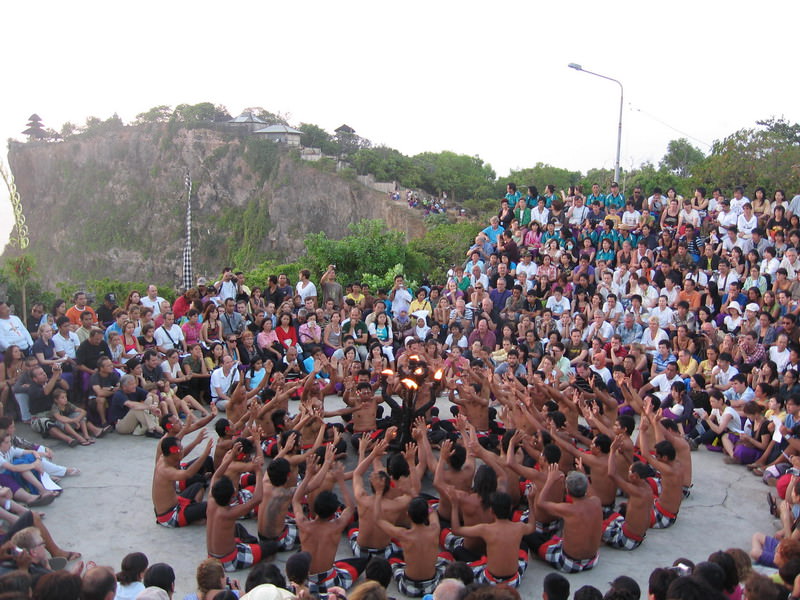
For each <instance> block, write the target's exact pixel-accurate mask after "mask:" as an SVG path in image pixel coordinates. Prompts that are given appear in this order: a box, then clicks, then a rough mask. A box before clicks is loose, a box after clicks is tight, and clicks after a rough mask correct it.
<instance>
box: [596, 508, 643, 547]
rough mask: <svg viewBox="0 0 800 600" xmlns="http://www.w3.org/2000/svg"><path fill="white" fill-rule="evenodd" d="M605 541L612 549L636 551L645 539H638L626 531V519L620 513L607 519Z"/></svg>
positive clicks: (604, 530)
mask: <svg viewBox="0 0 800 600" xmlns="http://www.w3.org/2000/svg"><path fill="white" fill-rule="evenodd" d="M603 541H604V542H605V543H606V544H608V545H609V546H611V547H612V548H619V549H621V550H635V549H636V548H638V547H639V546H641V545H642V542H643V541H644V538H641V539H636V538H635V537H631V536H630V535H629V533H628V532H626V531H625V517H623V516H622V515H620V514H619V513H615V514H613V515H611V517H609V518H608V519H606V521H605V523H604V528H603Z"/></svg>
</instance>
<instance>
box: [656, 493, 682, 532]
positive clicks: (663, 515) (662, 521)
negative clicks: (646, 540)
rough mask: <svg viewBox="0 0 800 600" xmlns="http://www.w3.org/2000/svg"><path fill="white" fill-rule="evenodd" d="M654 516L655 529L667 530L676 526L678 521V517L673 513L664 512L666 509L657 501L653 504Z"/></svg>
mask: <svg viewBox="0 0 800 600" xmlns="http://www.w3.org/2000/svg"><path fill="white" fill-rule="evenodd" d="M653 515H654V516H655V524H654V525H653V529H666V528H667V527H672V526H673V525H674V524H675V521H677V520H678V515H674V514H672V513H671V512H669V511H667V510H664V507H663V506H661V502H659V501H658V499H656V501H655V502H654V503H653Z"/></svg>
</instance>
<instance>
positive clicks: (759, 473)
mask: <svg viewBox="0 0 800 600" xmlns="http://www.w3.org/2000/svg"><path fill="white" fill-rule="evenodd" d="M750 472H751V473H752V474H753V475H757V476H758V477H763V476H764V469H763V468H762V467H756V468H755V469H753V470H751V471H750Z"/></svg>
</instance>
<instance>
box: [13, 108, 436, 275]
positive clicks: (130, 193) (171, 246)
mask: <svg viewBox="0 0 800 600" xmlns="http://www.w3.org/2000/svg"><path fill="white" fill-rule="evenodd" d="M9 163H10V166H11V170H12V172H13V174H14V178H15V180H16V184H17V188H18V189H19V192H20V195H21V197H22V202H23V207H24V211H25V215H26V218H27V223H28V226H29V228H30V241H31V245H30V251H31V252H32V253H33V254H34V255H35V256H36V258H37V270H38V271H39V273H40V274H41V276H42V279H43V280H44V281H46V282H47V283H48V287H55V285H56V284H57V283H59V282H69V283H79V282H82V281H86V280H89V279H100V278H103V277H109V278H112V279H120V280H126V281H154V282H159V283H161V284H166V285H178V283H179V281H180V277H181V270H182V252H183V244H184V232H185V214H186V195H185V187H184V173H185V171H186V169H187V168H188V169H189V172H190V173H191V177H192V183H193V196H192V217H193V227H192V239H193V248H194V253H193V259H194V272H195V276H198V275H200V274H205V275H209V276H213V275H216V274H217V273H219V272H220V270H221V268H222V267H223V266H225V265H228V264H230V265H232V266H235V267H239V268H242V269H247V268H250V267H252V266H254V265H256V264H258V263H260V262H263V261H264V260H268V259H270V260H278V261H287V262H289V261H293V260H295V259H296V258H297V257H298V256H299V255H300V254H301V253H302V251H303V248H304V246H303V239H304V238H305V236H306V234H308V233H316V232H320V231H324V232H325V233H326V234H327V235H328V236H329V237H331V238H339V237H342V236H344V235H346V234H347V233H348V230H347V226H348V224H349V223H352V222H357V221H359V220H361V219H383V220H384V221H385V222H386V223H387V224H388V226H389V227H390V228H391V229H397V230H402V231H405V232H406V234H407V235H408V236H409V237H416V236H419V235H422V234H423V233H424V225H423V223H422V220H421V218H420V215H419V213H418V212H414V211H411V210H409V209H408V208H407V207H405V204H404V203H394V202H392V201H391V200H389V199H388V198H387V197H386V196H385V195H384V194H381V193H379V192H376V191H373V190H371V189H369V188H366V187H364V186H362V185H360V184H359V183H357V182H356V181H355V180H354V178H348V177H344V176H340V175H337V174H335V173H333V172H330V171H332V170H333V169H332V166H331V165H328V166H329V167H331V168H329V169H327V170H326V168H325V167H326V165H324V164H323V165H319V164H317V165H315V166H310V164H308V163H305V162H303V161H301V160H300V159H299V156H298V155H297V154H296V153H292V152H291V151H289V150H287V149H285V148H283V147H280V146H278V145H276V144H274V143H273V142H271V141H268V140H263V139H257V138H256V137H255V136H243V135H236V134H233V133H230V132H227V131H219V130H215V129H207V128H190V127H179V126H177V124H175V123H172V124H159V125H142V126H130V127H120V128H118V129H115V130H113V131H106V132H103V133H100V134H95V135H90V134H89V133H87V134H83V135H80V136H76V137H74V138H71V139H69V140H67V141H64V142H60V143H38V142H32V143H27V144H20V143H14V142H12V143H11V145H10V147H9ZM351 179H352V181H351ZM11 252H12V250H11V249H10V248H7V249H6V255H9V254H10V253H11Z"/></svg>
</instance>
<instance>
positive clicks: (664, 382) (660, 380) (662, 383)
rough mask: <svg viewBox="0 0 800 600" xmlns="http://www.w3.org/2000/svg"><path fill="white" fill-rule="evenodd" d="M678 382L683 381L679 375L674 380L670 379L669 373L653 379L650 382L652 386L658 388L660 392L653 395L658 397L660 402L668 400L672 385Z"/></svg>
mask: <svg viewBox="0 0 800 600" xmlns="http://www.w3.org/2000/svg"><path fill="white" fill-rule="evenodd" d="M676 381H683V379H681V376H680V374H679V373H678V374H676V375H675V377H674V378H672V379H669V378H668V377H667V373H666V372H664V373H661V374H660V375H656V376H655V377H653V379H651V380H650V385H652V386H653V387H654V388H658V391H657V392H653V393H654V394H655V395H656V396H658V398H659V399H660V400H666V398H667V396H669V393H670V391H671V390H672V384H673V383H675V382H676Z"/></svg>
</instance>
